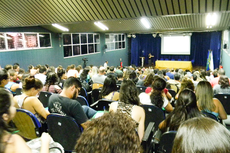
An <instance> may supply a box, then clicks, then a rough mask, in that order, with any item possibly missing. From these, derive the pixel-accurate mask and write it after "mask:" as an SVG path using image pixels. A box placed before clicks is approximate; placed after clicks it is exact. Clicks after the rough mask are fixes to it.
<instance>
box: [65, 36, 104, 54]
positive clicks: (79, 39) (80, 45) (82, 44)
mask: <svg viewBox="0 0 230 153" xmlns="http://www.w3.org/2000/svg"><path fill="white" fill-rule="evenodd" d="M99 47H100V36H99V34H97V33H70V34H69V33H68V34H63V52H64V57H71V56H78V55H85V54H91V53H96V52H99V51H100V49H99Z"/></svg>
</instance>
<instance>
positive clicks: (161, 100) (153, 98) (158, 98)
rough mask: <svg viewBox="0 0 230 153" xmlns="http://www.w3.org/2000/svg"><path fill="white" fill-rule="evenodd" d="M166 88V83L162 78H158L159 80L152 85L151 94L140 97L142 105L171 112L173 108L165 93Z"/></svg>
mask: <svg viewBox="0 0 230 153" xmlns="http://www.w3.org/2000/svg"><path fill="white" fill-rule="evenodd" d="M165 87H166V81H165V80H164V79H163V78H161V77H157V79H156V80H154V82H153V83H152V91H151V93H149V94H146V93H143V94H140V95H139V97H140V101H141V103H142V104H147V105H155V106H157V107H159V108H162V109H165V110H166V111H167V112H171V111H172V110H173V107H172V105H171V104H170V103H169V101H168V98H167V96H166V94H165V92H164V89H165Z"/></svg>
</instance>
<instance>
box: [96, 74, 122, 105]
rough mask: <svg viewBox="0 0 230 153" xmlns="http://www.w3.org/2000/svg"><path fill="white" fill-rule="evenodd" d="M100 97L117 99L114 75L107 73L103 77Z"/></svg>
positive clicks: (117, 93)
mask: <svg viewBox="0 0 230 153" xmlns="http://www.w3.org/2000/svg"><path fill="white" fill-rule="evenodd" d="M100 98H102V99H108V100H115V101H118V100H119V92H117V85H116V79H115V77H114V76H112V75H109V76H107V77H106V78H105V81H104V85H103V87H102V89H101V97H100Z"/></svg>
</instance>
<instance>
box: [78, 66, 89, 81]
mask: <svg viewBox="0 0 230 153" xmlns="http://www.w3.org/2000/svg"><path fill="white" fill-rule="evenodd" d="M89 71H90V68H89V67H85V68H84V69H83V71H82V73H81V75H80V78H81V79H82V80H85V79H87V75H88V74H89Z"/></svg>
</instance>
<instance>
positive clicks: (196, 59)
mask: <svg viewBox="0 0 230 153" xmlns="http://www.w3.org/2000/svg"><path fill="white" fill-rule="evenodd" d="M221 34H222V33H221V32H194V33H192V37H191V54H190V55H161V38H160V37H159V36H157V37H156V38H154V37H153V36H152V34H136V38H132V39H131V64H134V65H136V66H140V65H141V60H140V58H139V57H145V65H147V64H148V54H149V53H151V54H152V55H154V58H153V62H154V63H155V61H156V60H181V61H192V64H193V66H204V67H205V66H206V62H207V53H208V50H209V49H211V50H213V59H214V68H217V67H219V63H220V49H221Z"/></svg>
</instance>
